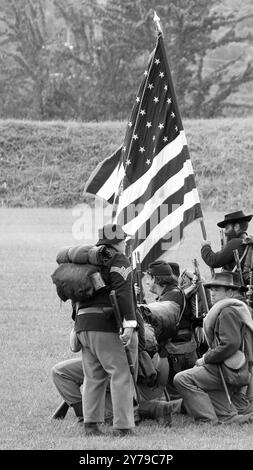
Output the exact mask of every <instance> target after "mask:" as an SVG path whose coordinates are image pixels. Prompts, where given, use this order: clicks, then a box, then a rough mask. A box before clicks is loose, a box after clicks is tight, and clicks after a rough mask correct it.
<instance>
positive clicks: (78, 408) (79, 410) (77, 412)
mask: <svg viewBox="0 0 253 470" xmlns="http://www.w3.org/2000/svg"><path fill="white" fill-rule="evenodd" d="M71 406H72V408H73V410H74V412H75V415H76V416H77V422H78V423H82V422H83V404H82V402H81V401H79V402H77V403H74V404H73V405H71Z"/></svg>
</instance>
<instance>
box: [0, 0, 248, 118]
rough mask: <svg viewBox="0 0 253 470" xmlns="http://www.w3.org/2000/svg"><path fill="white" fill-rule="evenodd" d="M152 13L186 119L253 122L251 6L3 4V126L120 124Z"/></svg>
mask: <svg viewBox="0 0 253 470" xmlns="http://www.w3.org/2000/svg"><path fill="white" fill-rule="evenodd" d="M154 10H156V11H157V13H158V15H159V16H160V18H161V24H162V27H163V32H164V40H165V46H166V50H167V55H168V59H169V63H170V68H171V71H172V76H173V81H174V84H175V87H176V92H177V95H178V102H179V108H180V110H181V113H182V115H183V117H189V118H211V117H212V118H215V117H218V116H247V115H248V114H249V113H250V114H252V109H253V105H252V98H253V87H252V80H253V34H252V27H253V4H252V0H244V2H238V1H237V0H197V1H195V0H170V1H169V2H168V0H124V1H123V0H1V2H0V117H1V118H22V119H27V118H28V119H40V120H41V119H43V120H48V119H49V120H51V119H61V120H69V119H75V120H82V121H92V120H94V121H101V120H111V119H119V120H122V119H126V118H127V116H128V115H129V113H130V110H131V107H132V104H133V102H134V99H135V93H136V91H137V88H138V86H139V83H140V80H141V77H142V74H143V72H144V70H145V68H146V66H147V62H148V58H149V55H150V53H151V51H152V50H153V49H154V46H155V40H156V31H155V25H154V22H153V11H154Z"/></svg>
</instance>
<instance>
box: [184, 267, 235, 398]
mask: <svg viewBox="0 0 253 470" xmlns="http://www.w3.org/2000/svg"><path fill="white" fill-rule="evenodd" d="M193 263H194V267H195V275H196V278H197V285H198V291H199V295H200V298H201V301H202V305H203V306H204V312H205V315H206V314H207V313H208V311H209V307H208V302H207V298H206V291H205V288H204V286H203V281H202V279H201V276H200V271H199V265H198V261H197V260H196V259H194V260H193ZM218 370H219V374H220V377H221V381H222V385H223V388H224V391H225V393H226V396H227V399H228V402H229V404H230V405H231V404H232V402H231V398H230V395H229V392H228V388H227V384H226V382H225V379H224V376H223V372H222V370H221V367H220V366H219V365H218Z"/></svg>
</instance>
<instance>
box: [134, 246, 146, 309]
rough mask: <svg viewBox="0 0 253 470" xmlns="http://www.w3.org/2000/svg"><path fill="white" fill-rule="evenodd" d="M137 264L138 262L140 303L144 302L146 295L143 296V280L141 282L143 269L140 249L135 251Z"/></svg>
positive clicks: (137, 273)
mask: <svg viewBox="0 0 253 470" xmlns="http://www.w3.org/2000/svg"><path fill="white" fill-rule="evenodd" d="M135 264H136V275H137V284H138V287H139V289H140V293H139V303H140V304H143V299H144V296H143V287H142V282H141V278H142V271H141V262H140V253H139V251H137V252H135Z"/></svg>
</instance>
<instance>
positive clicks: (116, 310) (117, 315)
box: [109, 290, 140, 405]
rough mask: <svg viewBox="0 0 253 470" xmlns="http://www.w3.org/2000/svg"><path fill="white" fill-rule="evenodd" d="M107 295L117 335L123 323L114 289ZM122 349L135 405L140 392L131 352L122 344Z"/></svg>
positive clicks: (120, 332)
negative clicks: (117, 330) (132, 386)
mask: <svg viewBox="0 0 253 470" xmlns="http://www.w3.org/2000/svg"><path fill="white" fill-rule="evenodd" d="M109 297H110V301H111V304H112V308H113V311H114V315H115V320H116V323H117V326H118V328H119V335H121V334H122V332H123V323H122V319H121V315H120V311H119V304H118V301H117V297H116V292H115V290H112V291H111V292H110V294H109ZM124 349H125V353H126V357H127V362H128V365H129V370H130V373H131V376H132V379H133V384H134V388H135V393H136V398H137V405H138V404H139V403H140V394H139V390H138V387H137V383H136V380H135V375H134V365H133V361H132V358H131V353H130V350H129V347H128V346H124Z"/></svg>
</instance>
